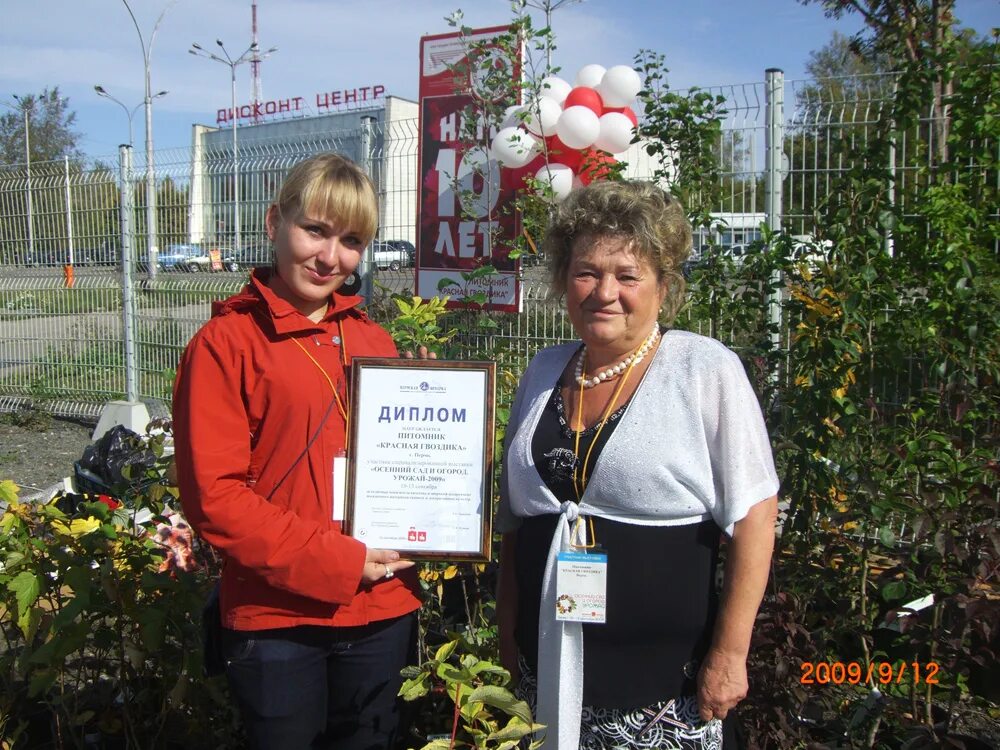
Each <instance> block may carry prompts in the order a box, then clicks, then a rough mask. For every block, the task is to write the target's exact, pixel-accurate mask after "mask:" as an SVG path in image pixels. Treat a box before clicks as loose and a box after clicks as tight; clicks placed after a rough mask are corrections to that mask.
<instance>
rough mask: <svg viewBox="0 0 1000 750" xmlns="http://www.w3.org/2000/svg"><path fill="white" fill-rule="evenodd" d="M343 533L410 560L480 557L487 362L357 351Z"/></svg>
mask: <svg viewBox="0 0 1000 750" xmlns="http://www.w3.org/2000/svg"><path fill="white" fill-rule="evenodd" d="M351 375H352V377H351V384H352V394H351V396H352V398H351V424H350V437H349V441H348V459H349V468H348V472H347V494H346V499H345V504H344V532H345V533H347V534H350V535H351V536H353V537H354V538H356V539H358V540H360V541H362V542H364V543H365V544H366V545H367V546H369V547H376V548H381V549H394V550H396V551H398V552H399V553H400V555H402V556H403V557H404V558H407V559H410V560H455V561H457V560H469V561H474V562H487V561H489V559H490V535H491V528H490V527H491V512H492V507H493V497H492V496H493V433H494V427H495V425H494V408H495V385H496V364H495V363H493V362H455V361H444V360H436V359H384V358H374V357H359V358H356V359H354V361H353V363H352V370H351Z"/></svg>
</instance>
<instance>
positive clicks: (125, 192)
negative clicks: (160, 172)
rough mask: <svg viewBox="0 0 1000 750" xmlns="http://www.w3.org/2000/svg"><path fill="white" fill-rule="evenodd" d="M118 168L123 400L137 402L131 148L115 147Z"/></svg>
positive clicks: (124, 146)
mask: <svg viewBox="0 0 1000 750" xmlns="http://www.w3.org/2000/svg"><path fill="white" fill-rule="evenodd" d="M118 160H119V163H120V167H121V172H120V180H119V184H120V186H121V230H122V334H123V337H124V343H125V400H126V401H138V400H139V381H138V377H137V375H138V373H137V369H138V368H137V367H136V352H135V296H134V295H135V287H134V286H133V279H134V275H135V230H134V228H133V226H132V209H133V203H132V147H131V146H126V145H122V146H119V147H118Z"/></svg>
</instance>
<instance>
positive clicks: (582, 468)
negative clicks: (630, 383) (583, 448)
mask: <svg viewBox="0 0 1000 750" xmlns="http://www.w3.org/2000/svg"><path fill="white" fill-rule="evenodd" d="M582 356H583V357H584V360H583V364H584V370H586V364H587V359H586V357H587V354H586V352H584V353H583V355H582ZM635 364H636V363H635V360H633V361H632V364H630V365H629V366H628V369H627V370H625V374H624V375H622V379H621V380H620V381H619V383H618V387H617V388H616V389H615V394H614V395H613V396H612V397H611V400H610V401H608V406H607V408H606V409H605V410H604V416H603V417H601V423H600V425H599V426H598V428H597V432H596V433H595V434H594V439H593V440H591V441H590V447H589V448H587V455H586V457H585V458H584V459H583V464H582V465H581V464H580V463H579V461H580V459H579V457H580V433H581V432H582V431H583V383H580V401H579V404H578V406H577V409H576V427H575V428H574V430H573V431H574V433H575V440H574V442H573V453H575V454H576V456H577V465H576V466H574V467H573V489H574V490H575V491H576V501H577V502H580V498H581V497H583V492H584V490H586V489H587V466H589V465H590V454H591V453H592V452H593V450H594V446H595V445H596V444H597V438H599V437H600V436H601V431H602V430H603V429H604V425H606V424H607V423H608V417H609V416H611V412H612V411H614V407H615V402H616V401H617V400H618V397H619V396H620V395H621V393H622V389H623V388H625V382H626V381H627V380H628V377H629V375H631V374H632V368H633V367H635Z"/></svg>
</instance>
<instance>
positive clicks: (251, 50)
mask: <svg viewBox="0 0 1000 750" xmlns="http://www.w3.org/2000/svg"><path fill="white" fill-rule="evenodd" d="M215 43H216V44H217V45H219V49H221V50H222V54H223V55H225V58H222V57H219V56H218V55H216V54H215V53H214V52H209V51H208V50H206V49H204V48H203V47H202V46H201V45H199V44H192V45H191V49H189V50H188V52H190V53H191V54H192V55H195V56H196V57H205V58H208V59H209V60H215V62H218V63H222V64H223V65H228V66H229V74H230V80H231V82H232V96H233V108H232V111H231V113H230V114H231V118H230V119H232V121H233V208H234V211H233V221H234V223H235V234H234V236H233V251H234V253H239V251H240V231H241V230H240V158H239V154H240V152H239V145H238V144H237V140H236V120H237V112H236V68H237V67H238V66H240V65H242V64H243V63H245V62H250V61H251V60H264V59H266V58H268V57H270V56H271V55H272V54H273V53H274V52H277V51H278V48H277V47H271V49H269V50H268V51H267V52H265V53H264V54H263V55H258V49H259V47H258V45H257V42H254V43H253V44H251V45H250V46H249V47H247V48H246V49H245V50H244V51H243V54H242V55H240V56H239V57H237V58H236V59H235V60H234V59H233V58H232V57H231V56H230V55H229V52H228V51H227V50H226V47H225V45H224V44H223V43H222V40H221V39H216V40H215Z"/></svg>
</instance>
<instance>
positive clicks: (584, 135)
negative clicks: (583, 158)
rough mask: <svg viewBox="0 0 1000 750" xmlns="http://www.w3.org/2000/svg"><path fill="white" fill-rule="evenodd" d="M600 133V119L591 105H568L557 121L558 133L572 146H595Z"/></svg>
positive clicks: (560, 137) (564, 141) (561, 138)
mask: <svg viewBox="0 0 1000 750" xmlns="http://www.w3.org/2000/svg"><path fill="white" fill-rule="evenodd" d="M600 133H601V122H600V119H599V118H598V117H597V114H596V113H595V112H594V110H592V109H591V108H590V107H584V106H581V105H577V106H575V107H567V108H566V109H564V110H563V113H562V115H561V116H560V117H559V122H557V123H556V135H558V136H559V140H560V141H562V142H563V143H565V144H566V145H567V146H569V147H570V148H587V147H588V146H593V145H594V141H596V140H597V136H598V135H600Z"/></svg>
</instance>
